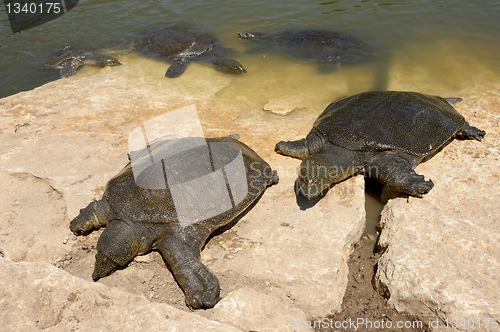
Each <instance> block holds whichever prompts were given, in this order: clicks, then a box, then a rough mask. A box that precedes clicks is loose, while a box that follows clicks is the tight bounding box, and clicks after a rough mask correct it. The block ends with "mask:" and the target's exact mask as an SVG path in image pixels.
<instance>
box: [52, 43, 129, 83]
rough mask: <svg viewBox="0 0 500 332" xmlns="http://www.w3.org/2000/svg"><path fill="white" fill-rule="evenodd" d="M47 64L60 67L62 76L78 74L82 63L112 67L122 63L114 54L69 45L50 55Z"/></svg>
mask: <svg viewBox="0 0 500 332" xmlns="http://www.w3.org/2000/svg"><path fill="white" fill-rule="evenodd" d="M45 65H46V66H47V67H51V68H60V69H61V70H60V71H59V73H60V74H61V77H69V76H72V75H75V74H76V69H77V68H78V67H79V66H82V65H91V66H100V67H108V66H109V67H112V66H119V65H121V63H120V62H119V61H118V60H117V59H116V58H113V57H112V56H109V55H106V54H101V53H99V52H97V51H95V50H93V49H91V48H88V47H71V46H67V47H65V48H63V49H62V50H58V51H56V52H53V53H52V54H50V55H49V57H48V59H47V61H46V63H45Z"/></svg>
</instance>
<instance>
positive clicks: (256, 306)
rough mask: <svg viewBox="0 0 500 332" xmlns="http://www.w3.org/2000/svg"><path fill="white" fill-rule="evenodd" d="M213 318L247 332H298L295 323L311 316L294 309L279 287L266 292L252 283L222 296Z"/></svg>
mask: <svg viewBox="0 0 500 332" xmlns="http://www.w3.org/2000/svg"><path fill="white" fill-rule="evenodd" d="M212 317H213V319H216V320H218V321H221V322H224V323H227V324H230V325H233V326H236V327H238V328H240V329H242V330H244V331H259V332H279V331H294V329H293V326H294V323H295V322H305V321H306V319H307V317H306V315H305V313H304V312H302V311H301V310H299V309H296V308H293V304H292V303H291V301H290V299H288V298H287V297H286V294H284V293H283V292H282V291H280V290H279V289H274V290H273V291H271V292H270V293H269V294H266V293H265V292H263V291H259V290H255V289H254V288H252V287H248V286H245V287H242V288H240V289H238V290H236V291H234V292H231V293H229V294H228V295H227V296H226V297H225V298H224V299H222V300H221V301H220V302H219V303H218V304H217V305H216V306H215V308H214V313H213V315H212ZM296 324H297V323H295V325H296ZM304 331H308V329H304Z"/></svg>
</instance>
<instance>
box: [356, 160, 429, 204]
mask: <svg viewBox="0 0 500 332" xmlns="http://www.w3.org/2000/svg"><path fill="white" fill-rule="evenodd" d="M420 159H421V158H419V157H416V156H413V155H410V154H407V153H404V152H401V151H386V152H382V153H379V154H377V156H376V157H373V158H372V159H371V160H370V162H369V164H368V165H367V166H365V171H366V172H367V173H368V174H369V175H370V176H372V177H374V178H375V179H377V180H378V181H379V182H381V183H382V184H384V185H386V186H388V187H391V188H394V189H396V190H398V191H401V192H404V193H407V194H409V195H412V196H417V197H423V195H425V194H427V193H428V192H429V191H430V190H431V189H432V188H433V187H434V183H433V182H432V181H431V180H428V181H426V180H425V177H424V176H423V175H419V174H417V173H416V172H415V171H414V170H413V169H414V168H415V166H416V165H418V163H419V162H420Z"/></svg>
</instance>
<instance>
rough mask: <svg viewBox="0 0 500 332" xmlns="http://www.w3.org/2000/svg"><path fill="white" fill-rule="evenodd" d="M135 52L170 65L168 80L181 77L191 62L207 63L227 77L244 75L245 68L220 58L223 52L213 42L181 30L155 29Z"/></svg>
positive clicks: (141, 40)
mask: <svg viewBox="0 0 500 332" xmlns="http://www.w3.org/2000/svg"><path fill="white" fill-rule="evenodd" d="M134 47H135V49H137V50H138V51H139V52H141V53H143V54H145V55H147V56H150V57H154V58H163V59H165V61H167V62H169V63H171V65H170V67H169V68H168V70H167V72H166V73H165V76H167V77H170V78H174V77H178V76H180V75H182V74H183V73H184V71H185V70H186V67H187V65H188V64H189V63H190V62H191V61H199V62H204V63H208V64H210V65H212V66H214V67H215V69H217V70H219V71H222V72H224V73H230V74H242V73H246V70H245V68H243V66H242V65H241V64H240V63H239V62H238V61H236V60H232V59H226V58H223V57H221V56H222V53H223V48H222V47H221V46H220V45H218V44H217V43H216V41H215V40H213V39H212V38H210V37H208V36H206V35H204V34H201V33H199V32H197V31H195V30H194V29H188V28H184V27H180V26H171V27H161V28H154V29H151V30H150V31H148V32H147V33H146V34H145V35H143V36H141V37H140V38H139V39H138V40H137V42H136V43H135V46H134Z"/></svg>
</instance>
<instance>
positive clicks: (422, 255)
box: [375, 90, 500, 331]
mask: <svg viewBox="0 0 500 332" xmlns="http://www.w3.org/2000/svg"><path fill="white" fill-rule="evenodd" d="M495 91H498V90H495ZM499 104H500V99H499V98H498V95H497V94H495V95H491V94H488V95H487V96H484V95H481V93H479V92H476V94H475V97H469V98H467V97H465V98H464V102H462V104H459V105H457V106H456V107H457V109H458V111H459V112H461V113H462V114H464V116H465V117H466V119H467V120H469V122H470V123H471V124H472V125H474V126H477V127H479V128H481V129H484V130H486V132H487V135H486V138H485V139H484V140H483V141H482V142H477V141H458V140H454V141H452V142H451V144H449V145H448V146H446V147H445V148H444V149H443V150H442V151H441V152H440V153H438V154H437V155H436V156H434V157H433V158H432V159H431V160H429V161H427V162H426V163H424V164H421V165H420V166H418V167H417V169H416V171H417V173H420V174H424V175H425V176H426V177H427V178H430V179H432V180H433V181H434V184H435V186H434V188H433V189H432V190H431V191H430V193H429V194H427V195H426V196H425V197H424V198H423V199H418V198H413V197H412V198H410V199H409V201H407V199H406V198H395V199H392V200H390V201H389V202H388V203H387V205H386V206H385V208H384V211H383V212H382V220H381V224H382V225H381V226H383V230H382V233H381V236H380V239H379V246H380V247H381V248H383V249H385V250H386V251H385V253H384V254H383V256H382V257H381V259H380V261H379V263H378V270H377V273H376V276H375V283H376V286H377V288H378V290H379V292H381V293H383V294H385V296H387V297H389V303H390V304H392V305H394V306H395V307H396V309H397V310H399V311H401V310H404V311H407V312H409V313H411V314H414V315H416V316H418V317H420V318H421V319H424V321H426V318H427V317H432V319H433V321H435V319H436V318H438V319H439V320H440V322H441V323H443V322H444V320H445V319H448V321H451V320H452V319H458V321H459V324H460V323H461V322H462V320H463V319H465V325H466V326H465V327H464V326H459V328H460V329H462V330H471V331H472V330H474V331H475V330H478V331H479V330H483V331H484V330H486V326H485V325H486V322H487V321H486V319H488V318H497V319H498V317H500V293H499V291H498V290H499V289H500V231H499V230H500V207H499V205H498V201H499V200H500V192H499V191H498V185H499V183H500V176H499V174H500V173H499V171H498V165H500V151H499V150H498V146H499V145H500V116H499V114H500V111H499V108H498V105H499ZM469 319H470V322H472V321H473V320H474V322H475V323H474V324H475V325H474V324H472V323H471V324H470V325H467V323H468V322H469ZM480 320H481V324H483V325H481V327H480V328H479V325H478V324H479V321H480ZM489 327H490V328H491V327H492V324H491V323H490V326H489Z"/></svg>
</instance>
